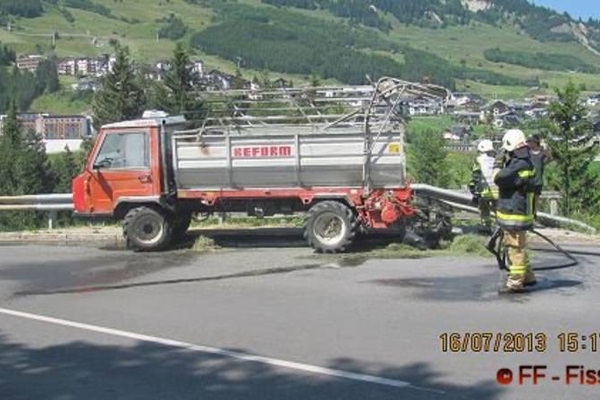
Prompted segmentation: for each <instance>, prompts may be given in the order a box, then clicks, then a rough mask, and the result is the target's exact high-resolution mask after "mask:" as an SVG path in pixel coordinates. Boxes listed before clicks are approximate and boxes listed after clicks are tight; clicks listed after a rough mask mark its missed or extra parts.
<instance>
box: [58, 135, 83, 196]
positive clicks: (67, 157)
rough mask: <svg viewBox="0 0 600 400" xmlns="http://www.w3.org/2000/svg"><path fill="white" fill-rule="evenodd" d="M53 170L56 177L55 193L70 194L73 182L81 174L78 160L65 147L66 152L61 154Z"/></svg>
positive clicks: (67, 147)
mask: <svg viewBox="0 0 600 400" xmlns="http://www.w3.org/2000/svg"><path fill="white" fill-rule="evenodd" d="M52 170H53V173H54V176H55V186H54V191H55V192H56V193H68V192H70V191H71V182H72V181H73V178H75V176H76V175H77V174H78V173H79V171H80V170H81V168H79V165H78V160H77V159H76V158H75V155H74V154H73V152H72V151H71V149H69V146H65V151H64V152H62V153H60V156H59V157H58V159H56V161H55V162H54V163H53V165H52Z"/></svg>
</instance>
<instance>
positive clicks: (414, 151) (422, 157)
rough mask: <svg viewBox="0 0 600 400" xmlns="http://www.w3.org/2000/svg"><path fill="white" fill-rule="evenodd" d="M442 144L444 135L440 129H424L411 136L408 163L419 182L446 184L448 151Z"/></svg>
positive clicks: (435, 184) (443, 143)
mask: <svg viewBox="0 0 600 400" xmlns="http://www.w3.org/2000/svg"><path fill="white" fill-rule="evenodd" d="M444 145H445V141H444V135H443V134H442V132H440V131H434V130H424V131H422V132H419V133H417V134H415V135H414V136H413V140H412V143H411V145H410V148H409V163H410V167H411V169H412V175H413V177H414V178H415V179H416V180H417V181H418V182H419V183H427V184H429V185H434V186H442V187H443V186H446V183H447V181H448V172H447V171H448V168H447V162H446V156H447V155H448V152H447V151H446V149H445V148H444Z"/></svg>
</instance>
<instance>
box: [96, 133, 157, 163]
mask: <svg viewBox="0 0 600 400" xmlns="http://www.w3.org/2000/svg"><path fill="white" fill-rule="evenodd" d="M94 165H95V166H101V167H102V168H109V169H119V168H148V167H149V165H150V157H149V151H148V134H147V133H145V132H126V133H109V134H107V135H106V136H105V137H104V142H103V143H102V146H101V147H100V151H98V155H97V156H96V160H95V161H94Z"/></svg>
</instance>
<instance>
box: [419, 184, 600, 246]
mask: <svg viewBox="0 0 600 400" xmlns="http://www.w3.org/2000/svg"><path fill="white" fill-rule="evenodd" d="M411 187H412V189H413V190H414V191H415V193H416V194H417V195H418V194H419V193H422V194H424V195H426V196H431V197H434V198H437V199H439V200H442V201H444V202H446V203H448V204H449V205H450V206H454V207H456V208H460V209H462V210H463V211H470V212H479V211H478V209H477V208H475V207H473V203H472V200H473V196H472V195H471V194H470V193H465V192H460V191H454V190H450V189H442V188H438V187H435V186H431V185H426V184H423V183H413V184H412V185H411ZM547 198H551V199H554V200H558V198H560V195H559V194H558V193H556V192H550V193H548V196H547ZM458 206H460V207H458ZM551 208H552V206H551ZM537 220H538V221H539V222H540V223H541V224H543V225H547V226H566V227H567V228H572V227H574V226H576V227H579V228H581V229H583V230H585V231H587V232H590V233H594V234H595V233H596V228H594V227H592V226H590V225H588V224H586V223H584V222H581V221H578V220H575V219H570V218H565V217H560V216H558V215H552V214H546V213H542V212H538V213H537Z"/></svg>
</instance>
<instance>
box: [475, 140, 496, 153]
mask: <svg viewBox="0 0 600 400" xmlns="http://www.w3.org/2000/svg"><path fill="white" fill-rule="evenodd" d="M477 151H478V152H480V153H487V152H488V151H494V144H493V143H492V141H491V140H489V139H483V140H482V141H481V142H479V144H478V145H477Z"/></svg>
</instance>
